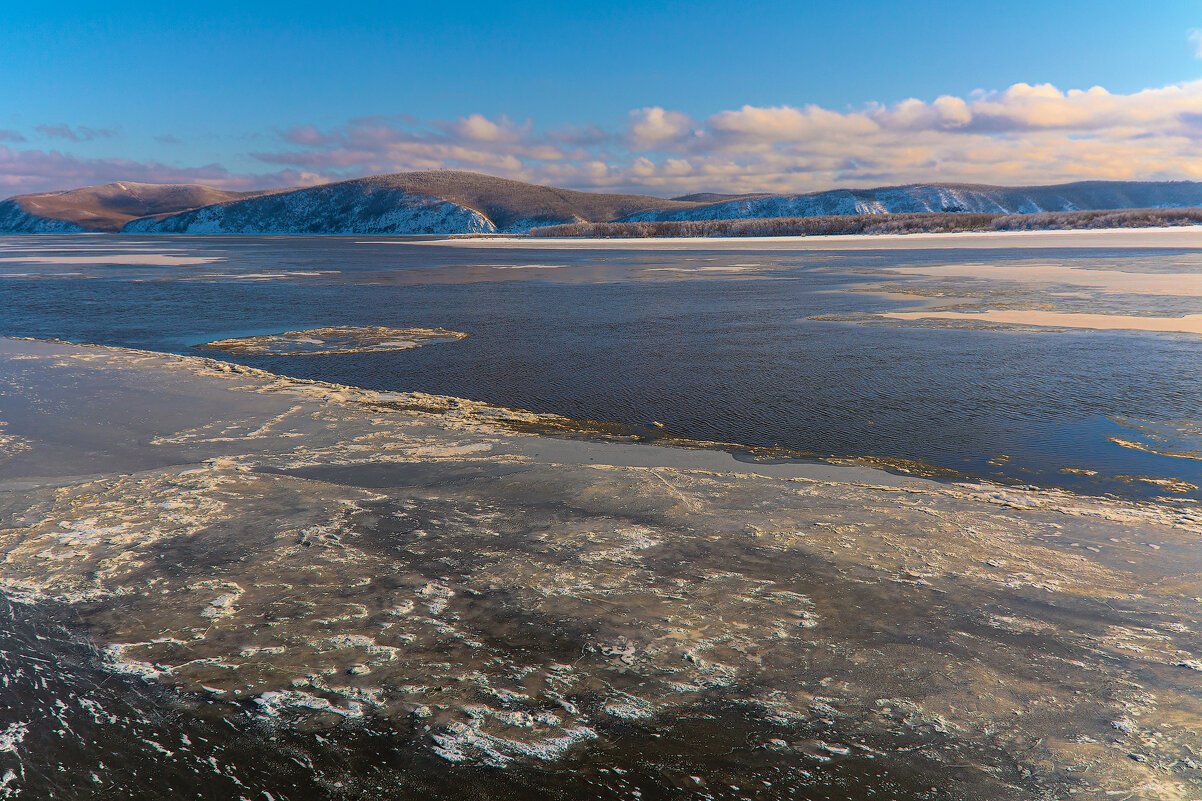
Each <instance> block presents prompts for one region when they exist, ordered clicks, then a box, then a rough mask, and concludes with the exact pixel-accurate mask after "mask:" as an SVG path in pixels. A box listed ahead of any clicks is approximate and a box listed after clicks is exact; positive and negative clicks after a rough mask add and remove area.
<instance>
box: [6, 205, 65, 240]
mask: <svg viewBox="0 0 1202 801" xmlns="http://www.w3.org/2000/svg"><path fill="white" fill-rule="evenodd" d="M82 231H84V228H83V227H82V226H80V225H78V224H76V223H73V222H70V221H68V220H55V219H52V218H50V217H42V216H41V215H38V214H30V213H29V212H28V211H27V210H26V209H25V208H24V207H23V206H22V205H21V204H20V203H19V202H18V201H17V199H16V198H12V199H10V200H6V201H4V202H3V203H0V234H77V233H81V232H82Z"/></svg>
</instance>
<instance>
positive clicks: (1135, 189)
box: [622, 181, 1202, 222]
mask: <svg viewBox="0 0 1202 801" xmlns="http://www.w3.org/2000/svg"><path fill="white" fill-rule="evenodd" d="M1190 206H1202V183H1195V182H1192V181H1161V182H1140V181H1084V182H1080V183H1072V184H1060V185H1056V186H1019V187H1004V186H988V185H984V184H911V185H909V186H890V187H881V188H878V189H834V190H831V191H828V192H813V193H810V194H804V195H775V196H769V197H752V198H744V199H739V200H730V201H724V202H718V203H708V204H705V205H703V206H698V207H695V208H692V209H676V210H663V211H646V212H639V213H636V214H631V215H629V216H627V217H625V218H623V219H622V222H666V221H686V220H738V219H756V218H774V217H823V216H834V215H849V214H916V213H929V212H973V213H989V214H1035V213H1039V212H1059V211H1101V210H1114V209H1144V208H1183V207H1190Z"/></svg>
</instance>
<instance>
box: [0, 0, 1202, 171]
mask: <svg viewBox="0 0 1202 801" xmlns="http://www.w3.org/2000/svg"><path fill="white" fill-rule="evenodd" d="M179 5H183V6H184V7H182V8H181V7H179V6H177V4H169V3H161V2H159V3H153V4H151V3H139V2H132V3H111V2H109V3H103V4H101V3H95V4H91V3H54V2H44V3H19V4H18V3H7V4H5V7H4V8H3V9H2V10H0V86H3V87H4V89H3V92H2V93H0V148H3V150H0V190H2V189H3V188H4V187H5V186H7V187H8V188H10V189H11V190H12V191H14V192H15V191H28V190H40V189H49V188H65V187H67V186H73V185H79V184H81V183H90V182H96V181H100V180H105V179H108V180H115V179H118V178H127V179H137V178H139V177H141V178H145V179H156V178H157V179H161V180H197V181H199V182H203V183H215V184H222V185H228V186H250V185H281V184H289V183H305V182H308V183H312V182H317V181H322V180H330V179H337V178H341V177H349V176H353V175H359V174H365V173H368V172H374V171H382V170H400V169H410V168H426V167H432V166H434V167H437V166H446V167H462V168H470V169H479V170H481V171H485V172H492V173H496V174H502V175H510V176H512V177H518V178H524V179H530V180H540V181H549V182H553V183H560V184H563V185H569V186H576V187H581V188H623V189H631V188H633V189H641V190H643V191H649V192H653V193H656V194H670V193H672V192H674V191H677V190H680V191H694V190H698V189H736V190H741V189H747V188H759V187H764V188H776V189H795V190H797V191H803V190H809V189H822V188H827V187H829V186H832V185H841V184H842V185H865V184H874V183H892V182H903V181H907V180H923V179H930V180H934V179H939V180H956V179H958V178H959V179H963V180H983V179H989V180H997V181H999V182H1009V183H1013V182H1016V181H1028V182H1043V181H1039V180H1034V179H1037V178H1039V177H1040V175H1041V173H1040V172H1039V171H1038V170H1037V169H1018V168H1017V166H1016V165H1017V163H1018V162H1020V161H1031V160H1033V159H1034V160H1043V161H1045V162H1047V167H1046V169H1045V171H1044V172H1045V173H1046V177H1047V180H1048V181H1053V180H1061V179H1073V178H1077V177H1092V176H1091V173H1090V172H1089V168H1090V165H1093V170H1094V172H1095V173H1096V177H1148V178H1160V177H1180V178H1185V177H1194V175H1193V174H1192V173H1191V172H1190V169H1191V168H1190V166H1189V162H1190V160H1191V159H1194V158H1196V157H1197V156H1198V155H1202V154H1200V153H1198V152H1196V151H1194V150H1192V148H1194V144H1193V138H1192V130H1193V126H1194V122H1193V121H1192V120H1193V118H1192V117H1190V116H1189V115H1191V114H1193V113H1199V114H1202V102H1200V103H1199V104H1198V109H1197V112H1195V111H1194V109H1193V105H1191V104H1192V103H1193V97H1194V94H1195V88H1194V87H1193V83H1194V82H1195V81H1196V80H1197V79H1198V77H1199V76H1200V72H1202V61H1199V58H1198V54H1199V42H1200V41H1202V39H1199V38H1197V37H1193V38H1191V31H1194V30H1195V29H1198V28H1202V3H1199V2H1172V1H1169V2H1157V3H1151V4H1146V5H1145V6H1142V7H1137V6H1136V5H1135V4H1132V3H1130V2H1126V3H1120V2H1098V1H1096V0H1095V2H1059V3H1047V2H1044V3H1035V2H1008V3H1005V4H988V6H987V5H986V4H979V3H964V2H909V3H884V2H862V1H861V2H843V3H838V4H835V3H829V4H821V5H820V4H807V3H782V2H775V3H770V2H759V1H758V0H744V1H743V2H727V3H717V2H688V3H685V2H660V3H655V4H650V3H630V2H612V3H604V4H588V3H576V4H568V3H545V2H523V3H505V2H493V3H477V2H470V1H467V2H457V3H430V2H423V3H405V2H392V3H350V2H348V3H341V4H339V3H329V2H327V3H303V2H302V3H254V2H246V3H223V2H208V3H196V4H179ZM1015 85H1019V86H1024V85H1027V86H1032V87H1042V86H1044V85H1050V86H1053V87H1056V89H1057V90H1059V91H1060V92H1061V93H1062V95H1063V93H1065V92H1067V91H1068V90H1072V89H1080V90H1087V89H1090V88H1091V87H1094V86H1100V87H1104V89H1105V90H1106V92H1107V93H1108V95H1109V96H1110V97H1111V98H1112V100H1106V101H1105V102H1101V100H1099V98H1098V97H1095V98H1094V99H1093V100H1089V99H1088V98H1086V99H1085V100H1078V101H1074V100H1072V99H1071V98H1070V97H1069V96H1068V95H1063V98H1062V100H1061V101H1059V103H1060V105H1061V106H1064V108H1062V109H1060V110H1061V111H1062V112H1063V114H1062V115H1061V117H1056V114H1055V112H1054V111H1050V109H1051V107H1052V106H1055V105H1056V102H1057V101H1055V99H1054V98H1052V97H1051V96H1050V95H1048V94H1047V93H1046V92H1044V93H1043V95H1041V96H1040V97H1038V98H1036V99H1035V100H1032V99H1031V98H1030V97H1028V96H1027V95H1025V94H1024V93H1023V92H1022V91H1021V90H1020V91H1019V92H1018V93H1017V94H1014V95H1013V96H1007V95H1006V94H1005V93H1006V92H1007V90H1008V89H1010V88H1011V87H1013V86H1015ZM1171 87H1185V88H1186V94H1188V95H1189V98H1186V99H1185V100H1184V101H1183V99H1182V98H1181V97H1179V96H1178V95H1177V94H1173V93H1170V94H1169V95H1164V96H1161V95H1141V94H1140V93H1141V92H1143V91H1144V90H1160V91H1161V92H1162V93H1163V92H1164V91H1165V90H1166V89H1167V88H1171ZM1037 94H1038V93H1037ZM1197 95H1198V96H1199V98H1202V89H1199V90H1198V91H1197ZM944 96H946V97H951V98H958V99H961V100H963V101H964V102H965V103H967V104H969V105H970V106H972V104H973V103H981V102H989V103H993V105H991V106H989V107H987V108H986V107H982V109H983V111H982V113H980V114H978V113H977V111H976V107H972V111H971V113H970V114H969V116H968V117H967V118H966V117H964V115H963V114H962V113H961V111H959V110H956V111H955V115H954V116H955V121H956V122H955V125H952V118H951V117H948V116H947V115H946V114H944V115H943V116H939V114H935V116H931V114H934V112H930V113H928V114H927V117H929V118H930V119H928V121H927V123H924V124H919V123H914V122H913V121H909V117H907V118H906V120H907V121H904V122H899V121H898V119H895V118H894V117H889V118H888V119H886V118H885V117H884V116H882V115H884V114H888V113H889V110H890V109H894V108H896V107H897V106H898V104H899V103H903V102H904V101H906V100H907V99H910V98H913V99H916V100H918V101H921V102H922V103H923V104H925V106H924V107H925V108H927V109H928V110H930V109H933V108H934V105H933V104H934V103H935V102H936V100H937V99H938V98H940V97H944ZM998 98H1001V100H1000V101H999V100H998ZM1113 98H1127V99H1128V100H1113ZM999 102H1000V103H1001V104H1002V105H1005V106H1006V108H1004V109H999V108H998V103H999ZM1032 102H1037V103H1041V104H1043V106H1042V110H1041V111H1039V114H1038V115H1037V116H1040V119H1043V120H1044V121H1045V122H1046V121H1047V120H1050V119H1053V118H1055V120H1054V124H1053V125H1051V126H1049V125H1046V124H1042V125H1040V124H1037V125H1035V126H1034V128H1029V129H1023V128H1022V126H1018V127H1015V126H1014V125H1009V126H1005V125H1002V126H999V124H998V123H997V120H999V119H1001V118H1006V119H1011V120H1013V119H1016V118H1017V117H1018V116H1022V115H1021V114H1019V113H1018V112H1017V111H1015V109H1016V108H1018V106H1022V107H1023V108H1024V109H1027V111H1029V110H1030V109H1029V106H1030V104H1031V103H1032ZM1100 102H1101V106H1099V103H1100ZM1124 103H1125V104H1126V105H1125V106H1124ZM1024 104H1026V105H1024ZM1116 104H1117V106H1121V107H1122V108H1118V110H1116V108H1115V107H1116ZM1102 106H1105V108H1102ZM1149 107H1151V110H1149ZM1158 107H1163V108H1164V109H1166V110H1167V111H1166V114H1167V116H1165V115H1159V116H1158V114H1157V113H1156V112H1157V108H1158ZM656 109H658V110H660V111H658V112H656V111H654V110H656ZM747 110H750V111H747ZM773 110H775V111H773ZM793 111H796V112H798V113H799V114H800V117H799V116H798V115H797V114H792V112H793ZM945 111H946V108H945ZM743 112H745V113H743ZM760 112H763V113H760ZM769 112H771V113H769ZM819 112H822V113H821V114H820V113H819ZM739 113H743V116H742V117H738V118H736V117H737V115H738V114H739ZM1023 113H1026V112H1023ZM1049 113H1050V114H1051V116H1050V117H1049V116H1048V114H1049ZM724 114H726V115H728V116H726V117H723V116H722V115H724ZM732 114H733V115H736V116H735V117H732V116H730V115H732ZM1090 114H1093V115H1094V117H1092V118H1090V119H1092V121H1088V120H1087V121H1086V122H1085V123H1083V124H1082V125H1083V127H1079V128H1071V126H1070V127H1069V128H1066V127H1065V124H1064V121H1065V119H1068V120H1070V121H1071V120H1080V119H1081V118H1082V115H1084V116H1085V117H1089V115H1090ZM1099 114H1103V116H1105V115H1109V116H1107V117H1106V119H1105V120H1102V119H1101V118H1099V117H1098V115H1099ZM474 115H477V116H474ZM830 115H834V116H833V117H832V116H830ZM874 115H875V116H874ZM1065 115H1067V116H1065ZM1115 115H1118V117H1116V116H1115ZM894 116H896V115H894ZM1028 116H1029V115H1028ZM864 117H868V118H871V123H872V124H871V125H865V124H861V123H862V122H863V119H861V118H864ZM966 119H967V120H969V121H967V122H966V121H965V120H966ZM1024 119H1026V118H1024ZM1199 119H1202V117H1199ZM648 120H650V121H651V122H650V123H648V122H647V121H648ZM840 120H842V123H840ZM932 120H933V121H932ZM981 120H985V122H981ZM1030 123H1031V119H1026V123H1024V124H1028V125H1029V124H1030ZM640 124H643V127H642V129H641V130H642V131H643V132H644V134H648V135H641V136H640V135H637V134H636V130H640V129H639V125H640ZM648 125H651V126H652V127H656V126H658V127H656V130H655V131H651V129H650V128H648V127H647V126H648ZM916 125H917V127H915V126H916ZM489 126H492V127H489ZM732 126H733V127H732ZM873 126H875V127H873ZM956 126H958V127H956ZM1183 126H1184V127H1183ZM953 127H955V128H956V130H955V131H954V132H953V131H952V128H953ZM1050 129H1055V131H1056V133H1055V135H1053V136H1049V130H1050ZM1134 129H1138V130H1134ZM1187 129H1188V130H1187ZM888 131H892V132H893V135H892V136H886V135H883V134H884V133H887V132H888ZM906 131H908V132H910V133H911V134H913V133H915V132H917V134H916V135H913V136H909V135H905V134H904V133H903V132H906ZM1116 132H1117V133H1116ZM953 133H954V134H956V135H953ZM937 134H938V135H937ZM774 137H775V138H774ZM1016 137H1017V138H1019V139H1021V140H1022V141H1019V142H1017V143H1016V142H1015V141H1013V140H1014V139H1015V138H1016ZM1057 137H1059V138H1057ZM1149 138H1155V139H1157V147H1156V148H1155V149H1152V148H1151V147H1150V146H1146V142H1145V140H1148V139H1149ZM1162 139H1167V140H1171V141H1160V140H1162ZM907 141H909V143H910V145H912V146H914V147H919V148H922V149H923V152H922V154H919V155H912V156H910V157H907V156H906V155H905V153H904V151H905V150H906V147H907ZM1082 141H1084V142H1087V143H1088V147H1087V148H1086V149H1087V150H1089V153H1088V154H1087V157H1086V156H1082V157H1081V158H1077V159H1076V161H1074V158H1073V152H1074V150H1076V149H1080V147H1078V146H1077V145H1073V144H1072V143H1073V142H1082ZM1139 142H1145V145H1139V144H1137V143H1139ZM841 145H842V146H844V147H843V148H842V149H840V146H841ZM1107 148H1108V149H1107ZM1133 148H1134V149H1133ZM974 154H975V155H974ZM1107 154H1113V156H1114V157H1113V158H1107ZM1133 154H1134V155H1133ZM648 164H650V167H649V166H648ZM1122 164H1126V165H1127V167H1126V168H1125V169H1126V170H1127V172H1126V173H1123V172H1122V170H1119V171H1117V172H1116V169H1117V167H1118V165H1122ZM990 165H992V166H990ZM924 169H925V170H926V171H927V173H929V178H924V175H925V173H924V172H923V170H924Z"/></svg>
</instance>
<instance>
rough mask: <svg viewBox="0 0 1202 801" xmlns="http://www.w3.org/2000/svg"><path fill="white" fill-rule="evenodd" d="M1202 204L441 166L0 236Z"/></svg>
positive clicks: (66, 203) (108, 200) (25, 201)
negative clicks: (506, 174) (713, 183)
mask: <svg viewBox="0 0 1202 801" xmlns="http://www.w3.org/2000/svg"><path fill="white" fill-rule="evenodd" d="M1199 206H1202V183H1198V182H1191V181H1160V182H1139V181H1083V182H1078V183H1070V184H1059V185H1055V186H1027V187H1002V186H989V185H984V184H947V183H932V184H911V185H907V186H892V187H880V188H876V189H834V190H829V191H824V192H811V193H806V194H784V195H759V194H745V195H723V194H718V193H704V192H703V193H696V194H692V195H685V196H682V197H680V198H676V199H665V198H658V197H651V196H647V195H633V194H607V193H597V192H579V191H575V190H570V189H558V188H555V187H550V186H537V185H534V184H528V183H523V182H521V181H512V180H509V179H505V178H497V177H494V176H490V175H482V174H480V173H473V172H465V171H460V170H437V171H428V172H410V173H397V174H395V175H377V176H371V177H367V178H356V179H352V180H348V181H340V182H337V183H330V184H321V185H319V186H313V187H303V188H297V189H284V190H275V191H267V192H229V191H226V190H221V189H214V188H212V187H207V186H200V185H190V184H164V185H160V184H140V183H133V182H119V183H113V184H107V185H105V186H100V187H85V188H82V189H75V190H70V191H65V192H46V193H41V194H35V195H20V196H17V197H13V198H10V199H8V200H6V201H4V202H3V203H0V233H71V232H80V231H107V232H115V231H121V232H123V233H131V234H143V233H155V234H158V233H187V234H359V235H385V234H387V235H406V234H486V233H513V234H520V233H525V232H527V231H529V230H530V229H531V228H536V227H542V226H550V225H559V224H568V223H607V222H663V221H708V220H744V219H766V218H780V217H815V216H828V215H840V216H841V215H860V214H899V213H922V212H951V213H957V212H990V213H1004V214H1030V213H1039V212H1064V211H1094V210H1121V209H1154V208H1190V207H1199Z"/></svg>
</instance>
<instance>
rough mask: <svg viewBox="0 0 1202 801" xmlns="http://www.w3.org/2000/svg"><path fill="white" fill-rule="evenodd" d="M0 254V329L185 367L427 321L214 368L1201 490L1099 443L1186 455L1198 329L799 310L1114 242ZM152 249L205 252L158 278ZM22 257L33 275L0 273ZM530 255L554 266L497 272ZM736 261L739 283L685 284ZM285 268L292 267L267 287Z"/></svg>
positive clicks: (719, 434) (404, 246)
mask: <svg viewBox="0 0 1202 801" xmlns="http://www.w3.org/2000/svg"><path fill="white" fill-rule="evenodd" d="M3 244H4V245H6V246H7V247H6V248H5V252H4V255H5V257H6V262H7V263H5V264H2V265H0V334H3V335H15V336H31V337H57V338H62V339H67V340H70V341H78V342H93V343H100V344H108V345H119V346H130V347H137V348H147V349H154V350H169V351H174V352H178V353H197V351H195V350H193V349H192V347H191V346H192V345H195V344H199V343H203V342H206V341H209V340H212V339H217V338H222V337H229V336H237V335H244V334H251V333H269V332H278V331H285V330H290V329H300V328H309V327H315V326H327V325H358V324H363V325H387V326H402V327H403V326H431V327H444V328H450V329H455V330H459V331H464V332H468V333H470V334H471V335H472V336H471V338H469V339H467V340H465V341H462V342H459V343H455V344H449V345H439V346H431V347H426V348H422V349H420V350H413V351H404V352H391V353H366V354H354V355H350V356H348V355H333V356H287V357H279V356H276V357H266V356H246V355H236V356H228V357H227V356H223V358H230V359H232V360H235V361H241V362H244V363H247V364H251V365H254V366H257V367H263V368H266V369H269V370H272V371H277V372H281V373H285V374H288V375H293V376H298V377H304V378H314V379H322V380H329V381H337V382H341V383H347V384H353V385H358V386H364V387H369V388H375V389H389V390H420V391H424V392H431V393H440V394H450V395H457V396H461V397H469V398H473V399H478V400H483V401H487V402H490V403H494V404H500V405H505V406H512V407H520V408H526V409H532V410H535V411H545V412H557V413H561V414H565V415H569V416H572V417H580V418H589V419H596V420H604V421H611V422H618V423H622V424H627V425H630V426H635V427H640V426H642V427H646V426H650V424H651V423H652V421H657V422H659V423H662V424H663V430H665V431H667V432H669V433H672V434H676V435H680V436H685V437H690V438H696V439H704V440H716V441H721V442H731V443H738V444H744V445H754V446H782V447H784V448H788V449H791V450H795V451H799V452H803V453H810V454H816V455H822V456H827V455H834V456H853V457H876V458H884V459H909V460H916V461H920V462H923V463H926V464H929V465H933V466H935V467H939V468H946V469H951V470H956V471H961V472H963V473H967V474H968V475H970V476H988V477H993V478H1000V479H1003V480H1009V481H1017V482H1024V483H1033V484H1038V485H1044V486H1062V487H1067V488H1071V489H1075V490H1078V491H1086V492H1112V493H1117V494H1122V495H1128V496H1130V495H1136V496H1139V495H1149V494H1151V495H1155V494H1160V493H1162V492H1163V490H1162V489H1161V488H1159V487H1158V486H1156V485H1154V484H1150V483H1148V482H1144V481H1138V480H1132V477H1141V476H1142V477H1161V478H1165V477H1168V478H1175V479H1181V480H1184V481H1187V482H1190V483H1193V484H1198V483H1200V482H1202V461H1198V460H1195V459H1186V458H1177V457H1174V456H1166V455H1162V454H1159V453H1150V452H1145V451H1140V450H1134V449H1131V448H1125V447H1120V446H1119V445H1116V444H1114V443H1113V442H1111V441H1109V439H1108V437H1112V436H1117V437H1119V438H1122V439H1126V440H1136V441H1140V436H1139V435H1138V432H1136V431H1133V430H1131V428H1130V425H1129V423H1128V422H1127V421H1140V422H1146V421H1150V422H1152V423H1155V424H1159V425H1161V426H1162V427H1163V426H1166V425H1167V426H1168V427H1169V428H1170V429H1171V430H1172V432H1173V433H1172V436H1171V437H1170V440H1171V441H1170V442H1169V443H1168V445H1169V446H1170V449H1169V450H1170V452H1171V451H1172V449H1176V450H1181V451H1186V452H1189V451H1191V448H1192V446H1193V445H1194V444H1196V443H1194V442H1192V441H1191V440H1190V439H1189V437H1185V436H1184V435H1182V434H1181V430H1182V429H1183V428H1184V429H1186V430H1188V429H1189V428H1190V427H1191V426H1193V427H1196V426H1197V424H1198V422H1199V421H1202V348H1199V344H1200V343H1199V338H1198V337H1196V336H1190V335H1183V334H1182V335H1174V334H1146V333H1138V332H1092V331H1076V332H1060V333H1055V334H1048V333H1023V332H1015V331H999V330H964V329H955V328H917V327H893V326H887V325H881V324H868V325H860V324H852V323H840V322H830V321H825V320H810V319H807V318H809V317H811V316H814V315H846V314H855V313H858V312H866V311H868V312H879V311H885V310H889V309H893V308H910V307H912V306H913V305H914V301H913V300H896V299H889V298H886V297H882V296H880V295H872V294H866V293H863V292H855V291H847V290H849V289H854V288H855V287H856V286H857V285H860V284H863V283H865V282H870V281H871V282H876V281H879V280H880V272H879V268H881V267H886V266H890V265H895V264H899V263H905V264H914V263H928V264H930V263H935V264H938V263H944V262H949V263H954V262H956V261H974V262H981V261H994V262H1005V261H1006V260H1008V259H1011V260H1012V259H1017V258H1019V256H1020V255H1021V257H1022V258H1024V259H1029V258H1032V257H1039V258H1042V259H1045V260H1048V261H1051V262H1055V263H1077V264H1086V265H1088V264H1089V263H1090V262H1091V260H1098V259H1103V258H1104V259H1107V260H1109V261H1110V262H1113V260H1114V257H1115V255H1116V252H1115V251H1114V250H1105V251H1103V250H1091V249H1075V250H1070V249H1064V250H1039V251H1034V250H1026V251H1023V252H1022V253H1021V254H1019V253H1016V252H1014V251H990V250H974V251H971V252H961V251H956V250H930V251H914V250H910V251H871V252H856V251H849V252H844V253H838V252H817V253H813V252H812V253H806V252H801V253H798V252H793V253H789V252H780V253H774V252H771V251H763V250H749V251H747V252H738V251H705V250H690V251H686V252H671V251H669V252H656V251H641V252H640V251H622V250H571V249H565V250H548V249H540V250H534V249H520V248H506V249H503V248H489V249H481V248H464V247H453V246H449V245H445V244H438V243H423V244H413V243H400V242H397V241H375V242H370V241H359V240H356V239H355V238H320V237H309V238H304V237H301V238H297V237H292V238H288V237H261V238H259V237H256V238H205V237H190V238H169V239H167V238H159V239H153V238H149V239H147V238H142V239H137V238H120V239H117V238H111V237H110V238H103V239H102V238H97V237H91V238H80V237H74V238H71V237H41V238H36V237H35V238H30V237H26V238H16V237H14V238H8V239H5V240H3ZM31 247H36V248H37V250H36V251H31V250H28V248H31ZM131 253H133V254H138V253H143V254H147V255H146V257H145V258H146V260H147V262H148V263H147V264H145V265H131V264H120V263H118V264H111V263H106V259H110V260H118V261H119V260H120V258H121V257H126V256H128V254H131ZM157 253H170V254H172V255H173V256H175V257H177V258H178V257H181V256H182V257H184V258H185V259H186V258H189V257H194V256H199V257H209V258H215V259H217V261H214V262H212V263H206V264H200V265H196V266H179V265H171V266H160V265H156V264H154V261H155V256H154V255H153V254H157ZM1181 253H1182V251H1180V250H1163V251H1158V250H1126V251H1121V252H1119V255H1121V256H1122V257H1123V258H1124V259H1125V260H1126V262H1125V263H1126V264H1127V265H1128V266H1127V267H1126V269H1131V270H1140V271H1147V272H1156V271H1161V270H1164V269H1169V268H1170V267H1169V266H1168V265H1171V264H1172V263H1173V262H1174V260H1176V259H1180V257H1181ZM113 254H118V255H117V257H116V258H115V259H114V256H113ZM30 256H32V257H36V258H38V259H40V260H41V261H39V262H37V263H30V262H26V261H20V260H19V259H21V258H22V257H26V258H27V257H30ZM64 256H65V257H67V258H66V260H65V261H57V260H58V259H62V257H64ZM127 260H128V259H127ZM538 264H542V265H558V267H557V268H556V269H542V270H532V269H529V268H525V267H522V268H519V269H512V267H513V266H514V265H518V266H521V265H538ZM742 264H754V265H755V266H754V267H753V268H749V269H743V270H742V271H739V269H735V270H730V271H727V272H717V273H713V272H707V271H706V268H707V267H708V268H709V269H711V270H712V269H714V267H715V266H717V267H718V268H719V269H721V268H723V267H724V266H729V265H742ZM501 268H505V269H501ZM697 268H702V269H701V270H700V271H694V270H696V269H697ZM318 271H321V272H318ZM281 273H284V274H288V275H287V277H285V278H283V279H282V280H266V279H267V278H268V277H271V276H279V275H280V274H281ZM296 273H306V274H296ZM311 273H318V274H311ZM6 276H8V277H7V280H5V277H6ZM240 276H244V277H240ZM711 276H712V277H711ZM31 279H37V280H31ZM1176 300H1177V301H1178V302H1180V300H1181V299H1176ZM1163 430H1164V429H1163V428H1162V431H1163ZM1161 444H1164V443H1161ZM1156 450H1162V451H1163V450H1165V448H1163V447H1157V448H1156ZM1064 470H1073V471H1096V472H1097V473H1099V475H1097V476H1091V475H1086V474H1083V473H1079V472H1073V473H1066V472H1063V471H1064ZM1185 494H1186V495H1191V494H1192V495H1193V496H1194V497H1198V495H1197V493H1185Z"/></svg>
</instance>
